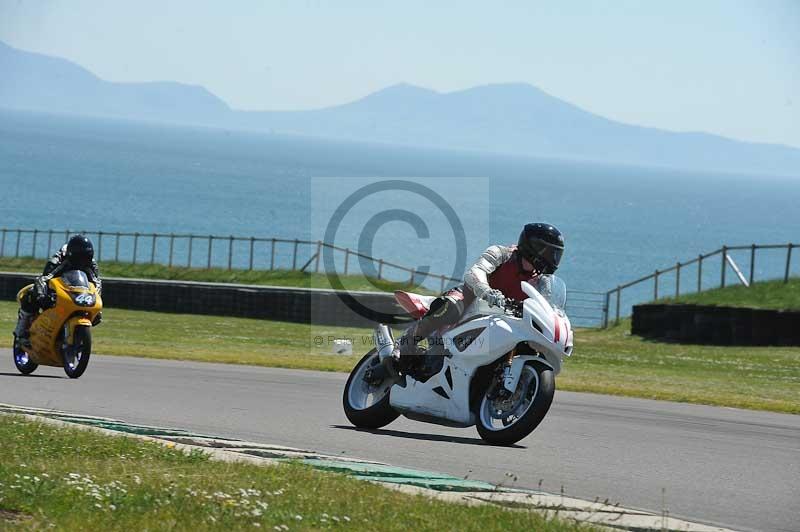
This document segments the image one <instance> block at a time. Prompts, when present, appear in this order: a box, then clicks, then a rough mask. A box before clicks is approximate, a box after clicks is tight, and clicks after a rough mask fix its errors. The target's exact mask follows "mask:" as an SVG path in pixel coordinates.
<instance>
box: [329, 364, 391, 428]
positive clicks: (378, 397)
mask: <svg viewBox="0 0 800 532" xmlns="http://www.w3.org/2000/svg"><path fill="white" fill-rule="evenodd" d="M380 363H381V362H380V360H379V359H378V352H377V351H376V350H375V349H373V350H372V351H370V352H369V353H367V354H366V355H364V357H363V358H362V359H361V360H359V361H358V364H356V367H354V368H353V371H351V372H350V377H348V379H347V384H345V385H344V393H343V395H342V406H344V414H345V416H347V419H348V420H349V421H350V423H352V424H353V425H355V426H356V427H359V428H364V429H378V428H381V427H384V426H386V425H388V424H389V423H391V422H392V421H394V420H395V419H397V417H398V416H399V415H400V413H399V412H397V411H396V410H395V409H394V408H392V406H391V405H390V404H389V390H390V389H391V387H392V385H393V384H394V381H393V380H392V379H391V378H390V377H387V378H385V379H384V380H383V381H381V382H380V383H379V384H377V385H372V384H369V383H367V382H366V381H365V380H364V376H365V375H366V373H367V371H368V370H369V369H371V368H375V367H377V366H380Z"/></svg>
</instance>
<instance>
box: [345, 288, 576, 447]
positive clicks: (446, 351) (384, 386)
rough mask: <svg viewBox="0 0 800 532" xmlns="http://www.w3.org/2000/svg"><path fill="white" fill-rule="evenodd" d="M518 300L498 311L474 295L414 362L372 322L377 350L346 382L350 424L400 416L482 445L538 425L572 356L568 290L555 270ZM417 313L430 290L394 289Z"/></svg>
mask: <svg viewBox="0 0 800 532" xmlns="http://www.w3.org/2000/svg"><path fill="white" fill-rule="evenodd" d="M522 290H523V292H524V293H525V294H526V295H527V296H528V297H527V298H526V299H525V300H524V301H521V302H520V301H513V300H507V301H506V304H505V306H504V307H503V308H492V307H489V306H488V305H487V304H486V303H485V302H483V301H481V300H479V299H476V300H475V301H474V302H473V303H472V304H471V305H470V306H469V307H468V308H467V309H466V311H465V312H464V315H463V317H462V319H461V321H460V322H459V323H457V324H455V325H454V326H452V327H450V328H448V329H446V330H444V331H439V332H437V333H436V334H435V335H434V336H432V337H431V338H428V348H427V349H422V348H421V347H420V348H419V351H418V355H419V356H413V355H411V356H410V357H409V358H410V359H412V360H403V359H404V358H406V357H401V359H400V361H398V362H400V369H399V370H397V369H396V364H395V363H393V362H392V355H391V353H392V350H393V348H394V340H393V338H392V334H391V330H390V329H389V328H388V327H387V326H386V325H379V326H378V327H377V328H376V329H375V333H374V339H375V348H373V349H372V350H371V351H370V352H369V353H367V354H366V355H365V356H364V357H363V358H362V359H361V360H360V361H359V362H358V364H356V366H355V368H353V371H352V372H351V373H350V377H349V378H348V379H347V384H346V385H345V388H344V397H343V403H344V411H345V414H346V415H347V419H349V420H350V422H351V423H353V425H355V426H356V427H361V428H370V429H376V428H380V427H383V426H385V425H388V424H389V423H391V422H392V421H394V420H395V419H397V417H398V416H399V415H400V414H402V415H404V416H406V417H407V418H409V419H414V420H418V421H424V422H427V423H435V424H439V425H448V426H454V427H470V426H472V425H477V428H478V433H479V434H480V436H481V438H483V439H484V440H485V441H487V442H488V443H491V444H494V445H512V444H514V443H516V442H518V441H519V440H521V439H522V438H524V437H526V436H527V435H528V434H530V433H531V432H532V431H533V430H534V429H535V428H536V427H537V426H538V425H539V423H541V421H542V419H544V416H545V415H546V414H547V411H548V410H549V409H550V404H551V403H552V401H553V394H554V393H555V375H557V374H558V373H559V372H560V371H561V363H562V361H563V357H565V356H567V357H568V356H570V355H571V354H572V346H573V333H572V326H571V325H570V322H569V319H568V318H567V316H566V314H565V312H564V308H565V304H566V296H567V288H566V285H565V284H564V282H563V281H562V280H561V279H560V278H558V277H556V276H554V275H542V276H540V277H538V278H537V279H536V280H535V281H533V282H531V283H527V282H522ZM395 298H396V299H397V301H398V303H400V305H401V306H402V307H403V308H404V309H405V310H406V311H408V312H409V314H411V316H412V317H414V318H419V317H421V316H422V315H424V313H425V312H427V310H428V306H429V305H430V303H431V302H432V301H433V299H434V298H433V297H432V296H422V295H418V294H411V293H407V292H401V291H398V292H395Z"/></svg>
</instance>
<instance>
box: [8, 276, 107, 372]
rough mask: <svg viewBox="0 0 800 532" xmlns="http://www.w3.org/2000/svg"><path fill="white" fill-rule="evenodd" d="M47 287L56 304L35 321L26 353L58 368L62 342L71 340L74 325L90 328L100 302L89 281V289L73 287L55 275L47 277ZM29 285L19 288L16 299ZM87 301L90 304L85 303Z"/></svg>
mask: <svg viewBox="0 0 800 532" xmlns="http://www.w3.org/2000/svg"><path fill="white" fill-rule="evenodd" d="M49 286H50V289H51V290H52V291H53V292H55V294H56V304H55V306H54V307H52V308H49V309H47V310H45V311H43V312H42V313H41V314H39V316H38V317H37V318H36V319H35V320H34V322H33V324H32V325H31V334H30V339H31V348H30V349H27V350H26V352H27V353H28V356H29V357H30V358H31V360H32V361H33V362H36V363H37V364H41V365H45V366H59V367H61V366H63V359H62V356H61V344H62V342H64V341H66V343H69V344H71V343H72V342H73V339H74V335H75V328H76V327H79V326H86V327H91V326H92V322H93V321H94V319H95V317H96V316H97V314H98V313H99V312H100V311H101V310H103V301H102V299H101V298H100V294H98V293H97V289H96V288H95V287H94V285H92V284H91V283H90V287H89V288H80V287H73V286H69V285H67V284H66V283H64V282H63V281H62V280H61V278H60V277H56V278H55V279H51V280H50V284H49ZM31 287H32V285H29V286H26V287H25V288H23V289H22V290H20V292H19V294H17V298H21V297H22V296H23V295H24V293H25V291H26V290H30V289H31ZM87 302H91V304H90V305H87V304H86V303H87ZM62 333H63V336H62Z"/></svg>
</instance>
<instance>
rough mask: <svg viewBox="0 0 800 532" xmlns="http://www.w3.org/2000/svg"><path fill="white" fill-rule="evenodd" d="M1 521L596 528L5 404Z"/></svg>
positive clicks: (104, 525)
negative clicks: (58, 421)
mask: <svg viewBox="0 0 800 532" xmlns="http://www.w3.org/2000/svg"><path fill="white" fill-rule="evenodd" d="M0 441H2V442H3V453H2V454H0V529H3V530H5V529H10V528H24V529H29V530H39V529H50V528H53V529H55V530H67V531H72V530H75V531H82V530H166V529H169V530H242V529H249V530H253V529H262V530H263V529H268V530H273V529H276V530H319V529H339V528H344V529H348V530H400V531H404V530H442V529H445V528H446V529H451V530H497V531H502V530H542V531H545V532H559V531H567V530H589V529H588V528H587V527H582V526H579V525H577V524H573V523H568V522H565V521H556V520H552V519H545V518H543V517H541V516H540V515H539V514H536V513H533V512H528V511H508V510H503V509H500V508H497V507H492V506H472V507H468V506H464V505H455V504H447V503H443V502H437V501H433V500H430V499H427V498H423V497H420V496H416V497H415V496H410V495H405V494H401V493H398V492H394V491H391V490H388V489H386V488H383V487H380V486H377V485H374V484H371V483H368V482H363V481H358V480H354V479H350V478H347V477H345V476H343V475H338V474H333V473H320V472H316V471H313V470H311V469H310V468H308V467H304V466H300V465H295V464H285V465H281V466H258V465H253V464H243V463H223V462H215V461H211V460H209V459H208V458H207V456H206V455H205V454H202V453H195V454H185V453H183V452H181V451H177V450H174V449H168V448H166V447H164V446H162V445H160V444H158V443H151V442H142V441H139V440H134V439H132V438H127V437H114V436H106V435H101V434H97V433H93V432H88V431H84V430H78V429H64V428H57V427H53V426H51V425H46V424H43V423H38V422H32V421H28V420H25V419H23V418H20V417H12V416H0Z"/></svg>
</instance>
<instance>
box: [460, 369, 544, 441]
mask: <svg viewBox="0 0 800 532" xmlns="http://www.w3.org/2000/svg"><path fill="white" fill-rule="evenodd" d="M525 366H526V367H530V368H532V369H533V370H534V371H536V373H537V375H538V377H539V379H538V382H539V386H538V389H537V390H536V392H535V396H534V397H533V403H532V404H531V406H530V407H529V408H528V410H527V411H526V412H525V413H524V414H523V415H522V417H521V418H520V419H519V420H518V421H516V422H515V423H513V424H512V425H511V426H509V427H508V428H506V429H501V430H491V429H488V428H486V427H485V426H484V425H483V421H482V420H481V414H480V409H481V408H483V397H481V400H480V402H479V404H478V411H477V412H476V414H475V417H476V420H477V423H476V426H477V428H478V434H480V436H481V438H482V439H483V440H484V441H485V442H487V443H490V444H492V445H513V444H515V443H517V442H518V441H520V440H521V439H523V438H525V437H526V436H528V435H529V434H530V433H531V432H533V431H534V429H535V428H536V427H538V426H539V423H541V422H542V420H543V419H544V417H545V416H546V415H547V412H548V410H550V405H551V404H552V403H553V396H554V395H555V391H556V379H555V375H554V374H553V370H552V369H550V368H549V367H547V366H545V365H544V364H537V363H536V362H529V363H527V364H525ZM484 394H485V392H484Z"/></svg>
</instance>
